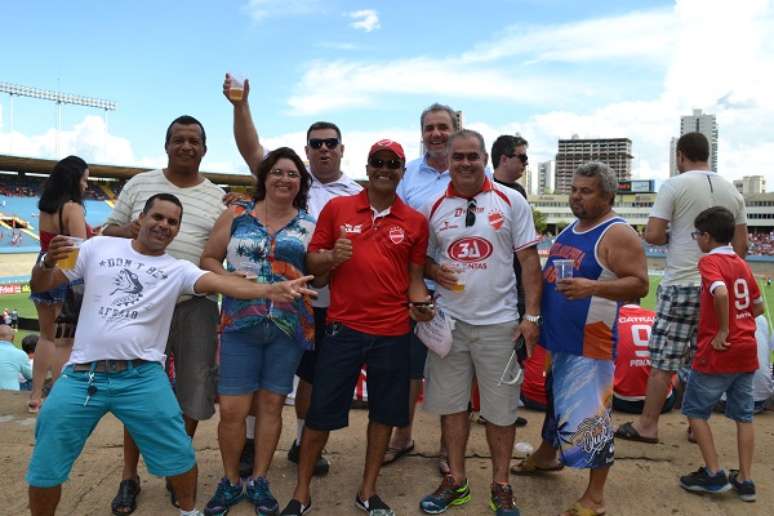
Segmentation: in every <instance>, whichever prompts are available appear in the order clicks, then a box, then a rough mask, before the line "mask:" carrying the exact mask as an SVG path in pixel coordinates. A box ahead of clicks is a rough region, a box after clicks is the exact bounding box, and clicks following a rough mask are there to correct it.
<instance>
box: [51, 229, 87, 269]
mask: <svg viewBox="0 0 774 516" xmlns="http://www.w3.org/2000/svg"><path fill="white" fill-rule="evenodd" d="M82 243H83V239H82V238H78V237H73V236H69V237H67V245H69V246H70V247H72V249H71V250H70V252H69V253H67V256H66V257H65V258H62V259H61V260H59V261H58V262H57V264H56V265H57V267H59V268H60V269H62V270H65V271H69V270H72V269H74V268H75V264H76V263H77V262H78V253H80V250H81V244H82Z"/></svg>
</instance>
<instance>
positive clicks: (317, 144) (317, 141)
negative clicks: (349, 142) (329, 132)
mask: <svg viewBox="0 0 774 516" xmlns="http://www.w3.org/2000/svg"><path fill="white" fill-rule="evenodd" d="M323 144H324V145H325V146H326V147H328V148H329V149H330V150H333V149H335V148H336V147H338V146H339V139H338V138H312V139H311V140H309V146H310V147H311V148H313V149H315V150H316V149H320V148H322V146H323Z"/></svg>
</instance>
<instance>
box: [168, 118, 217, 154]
mask: <svg viewBox="0 0 774 516" xmlns="http://www.w3.org/2000/svg"><path fill="white" fill-rule="evenodd" d="M175 124H180V125H194V124H196V125H198V126H199V129H201V130H202V145H204V146H205V147H207V133H205V132H204V126H203V125H202V123H201V122H199V121H198V120H197V119H195V118H194V117H192V116H190V115H182V116H179V117H177V118H175V119H174V120H172V123H171V124H169V127H167V137H166V139H165V140H164V146H165V147H166V146H167V145H169V140H170V139H171V138H172V126H173V125H175Z"/></svg>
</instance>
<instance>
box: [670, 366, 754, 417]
mask: <svg viewBox="0 0 774 516" xmlns="http://www.w3.org/2000/svg"><path fill="white" fill-rule="evenodd" d="M753 374H754V373H727V374H705V373H700V372H699V371H691V375H690V377H689V378H688V385H686V387H685V396H684V398H683V415H684V416H686V417H688V418H691V419H704V420H707V419H709V417H710V414H712V408H713V407H714V406H715V405H716V404H717V403H718V402H719V401H720V398H721V397H722V396H723V393H725V394H726V417H727V418H729V419H733V420H734V421H738V422H740V423H750V422H752V418H753V408H754V403H753V393H752V379H753Z"/></svg>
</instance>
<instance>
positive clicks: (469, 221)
mask: <svg viewBox="0 0 774 516" xmlns="http://www.w3.org/2000/svg"><path fill="white" fill-rule="evenodd" d="M475 223H476V200H475V199H471V200H469V201H468V211H467V212H466V213H465V227H466V228H469V227H470V226H472V225H473V224H475Z"/></svg>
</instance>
